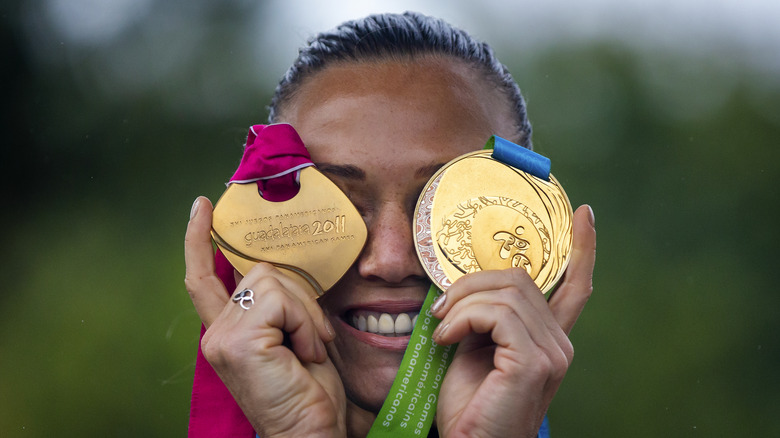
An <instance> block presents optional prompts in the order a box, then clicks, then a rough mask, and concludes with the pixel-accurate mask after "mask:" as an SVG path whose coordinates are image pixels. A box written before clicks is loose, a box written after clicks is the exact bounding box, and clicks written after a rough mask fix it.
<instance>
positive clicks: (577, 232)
mask: <svg viewBox="0 0 780 438" xmlns="http://www.w3.org/2000/svg"><path fill="white" fill-rule="evenodd" d="M572 231H573V242H572V252H571V262H570V263H569V267H568V268H567V269H566V273H565V274H564V276H563V281H562V283H561V285H560V286H559V287H558V289H557V290H556V291H555V292H554V293H553V294H552V296H551V297H550V300H549V305H550V309H552V312H553V315H554V316H555V319H556V320H557V321H558V324H560V326H561V328H562V329H563V331H564V332H566V333H567V334H568V333H569V332H571V329H572V327H574V323H575V322H577V318H578V317H579V316H580V313H582V309H583V308H584V307H585V303H587V302H588V299H589V298H590V296H591V294H592V293H593V267H594V266H595V264H596V228H595V220H594V217H593V210H592V209H591V208H590V206H588V205H582V206H580V207H579V208H578V209H577V211H576V212H574V223H573V230H572Z"/></svg>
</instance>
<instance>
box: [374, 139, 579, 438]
mask: <svg viewBox="0 0 780 438" xmlns="http://www.w3.org/2000/svg"><path fill="white" fill-rule="evenodd" d="M572 217H573V214H572V208H571V204H570V203H569V199H568V197H567V196H566V193H565V192H564V191H563V188H562V187H561V185H560V184H559V183H558V181H557V180H556V179H555V178H554V177H553V176H552V175H551V174H550V160H549V159H547V158H546V157H544V156H542V155H539V154H537V153H535V152H532V151H530V150H528V149H525V148H523V147H521V146H519V145H516V144H514V143H512V142H509V141H507V140H504V139H502V138H500V137H496V136H494V137H491V138H490V140H489V141H488V143H487V144H486V146H485V148H484V149H483V150H481V151H476V152H472V153H469V154H466V155H462V156H460V157H457V158H455V159H454V160H452V161H450V162H449V163H447V164H445V165H444V166H443V167H442V168H441V169H439V171H438V172H436V174H434V175H433V177H431V179H430V180H429V181H428V183H427V184H426V185H425V188H424V189H423V191H422V193H421V194H420V198H419V200H418V204H417V207H416V209H415V215H414V225H413V226H414V236H415V246H416V249H417V254H418V256H419V258H420V263H422V265H423V267H424V268H425V270H426V272H427V273H428V276H429V277H430V279H431V281H432V282H433V284H432V286H431V288H430V290H429V292H428V297H427V298H426V300H425V303H424V304H423V307H422V309H421V310H420V317H419V319H418V324H417V325H415V327H414V331H413V332H412V337H411V339H410V341H409V346H408V347H407V349H406V353H405V354H404V358H403V360H402V362H401V366H400V368H399V370H398V374H397V376H396V378H395V381H394V382H393V385H392V387H391V388H390V393H389V394H388V396H387V398H386V399H385V403H384V404H383V405H382V409H381V410H380V412H379V415H378V416H377V419H376V420H375V422H374V425H373V427H372V428H371V431H370V432H369V435H368V436H369V437H372V438H377V437H387V438H390V437H415V436H427V434H428V431H429V430H430V427H431V424H432V422H433V419H434V415H435V413H436V405H437V403H438V395H439V389H440V386H441V382H442V381H443V378H444V373H445V372H446V370H447V367H448V366H449V364H450V362H451V361H452V358H453V356H454V354H455V346H453V345H449V346H446V347H445V346H440V345H437V344H436V343H435V342H433V340H432V334H433V330H434V329H435V328H436V325H437V324H438V323H439V320H437V319H436V318H435V317H433V316H432V315H431V310H430V306H431V305H432V303H433V300H434V298H435V297H436V296H438V295H439V294H441V293H442V291H443V290H446V289H447V288H448V287H449V286H450V285H452V283H453V282H455V281H456V280H457V279H458V278H460V277H462V276H463V275H466V274H469V273H472V272H477V271H482V270H492V269H507V268H520V269H524V270H525V271H526V272H528V274H529V275H530V276H531V278H532V279H533V280H534V282H535V283H536V285H537V286H538V287H539V289H540V290H541V291H542V292H543V293H546V292H548V291H550V290H552V289H553V288H554V287H555V285H556V283H557V282H558V280H559V279H560V278H561V276H562V275H563V273H564V271H565V270H566V266H567V265H568V263H569V253H570V252H571V245H572ZM421 320H422V321H423V323H422V324H421V323H420V321H421Z"/></svg>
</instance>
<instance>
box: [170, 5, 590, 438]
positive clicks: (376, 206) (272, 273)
mask: <svg viewBox="0 0 780 438" xmlns="http://www.w3.org/2000/svg"><path fill="white" fill-rule="evenodd" d="M270 122H272V123H289V124H291V125H292V126H293V127H295V129H296V130H297V131H298V133H299V134H300V136H301V138H302V140H303V142H304V144H305V145H306V147H307V148H308V150H309V153H310V154H311V157H312V160H313V161H314V163H316V164H317V166H318V168H319V170H320V171H322V172H323V173H325V174H326V175H328V176H329V177H330V178H331V179H332V180H333V181H334V182H335V183H336V184H337V185H338V186H339V187H340V188H341V189H342V190H343V191H344V192H345V193H346V194H347V195H348V196H349V198H350V200H351V201H352V202H353V203H354V204H355V205H356V207H357V208H358V210H359V211H360V213H361V215H362V216H363V219H364V220H365V222H366V225H367V227H368V240H367V243H366V246H365V248H364V249H363V252H362V253H361V254H360V256H359V258H358V260H357V261H356V262H355V264H354V265H353V266H352V268H351V269H350V270H349V271H348V272H347V274H346V275H345V276H344V277H343V278H342V280H341V281H340V282H339V283H338V284H337V285H336V286H334V287H333V288H332V289H331V290H330V291H329V292H328V293H327V294H325V295H324V296H323V297H322V298H320V299H319V300H318V301H316V302H314V301H312V300H310V299H308V298H307V295H306V293H305V291H302V290H300V288H299V287H297V286H296V285H295V284H294V283H292V282H291V281H289V279H287V278H286V277H285V276H283V275H282V274H280V273H279V272H278V271H277V270H276V269H274V268H273V267H271V266H269V265H264V264H260V265H258V266H257V267H255V268H254V269H253V270H252V271H251V272H249V274H248V275H247V276H246V277H244V278H240V277H237V278H236V280H237V285H236V287H235V290H234V288H233V287H230V289H229V290H228V289H226V286H225V285H223V283H222V282H220V281H219V279H218V278H217V277H216V275H215V271H214V269H215V268H214V261H213V253H212V246H211V241H210V236H209V230H210V225H211V211H212V207H211V204H210V202H209V201H208V200H207V199H205V198H198V199H197V200H196V202H195V204H194V205H193V209H192V213H191V220H190V223H189V225H188V229H187V237H186V243H185V253H186V263H187V275H186V279H185V283H186V285H187V289H188V291H189V293H190V295H191V297H192V301H193V303H194V305H195V307H196V309H197V311H198V314H199V315H200V317H201V319H202V321H203V323H204V326H205V327H206V328H207V330H206V332H205V335H204V336H203V339H202V343H201V346H202V350H203V354H204V356H205V358H206V359H207V360H208V362H209V363H210V364H211V366H213V368H214V369H215V370H216V372H217V374H218V375H219V376H220V378H221V379H222V381H223V382H224V384H225V386H226V387H227V388H228V389H229V390H230V393H231V394H232V396H233V398H234V399H235V400H236V402H237V403H238V405H239V406H240V408H241V410H242V411H243V414H244V415H245V416H246V418H247V419H248V421H249V423H251V426H252V428H253V429H254V431H256V432H257V433H258V434H259V435H260V436H263V437H266V436H267V437H270V436H282V435H284V436H299V437H300V436H315V435H316V436H365V435H366V433H367V432H368V430H369V428H370V427H371V424H372V423H373V421H374V419H375V417H376V414H377V412H378V411H379V409H380V408H381V406H382V403H383V401H384V398H385V397H386V395H387V393H388V391H389V388H390V385H391V383H392V381H393V379H394V377H395V375H396V373H397V371H398V367H399V364H400V361H401V358H402V357H403V353H404V349H405V347H406V343H407V342H408V337H388V336H385V335H382V334H379V333H370V332H366V331H363V330H360V328H361V327H357V326H355V324H354V323H353V322H352V318H351V317H352V316H353V315H355V314H357V313H360V312H378V313H388V314H390V315H391V316H393V317H395V316H396V315H398V314H401V313H407V314H414V312H418V311H419V309H420V306H421V305H422V302H423V299H424V297H425V294H426V291H427V288H428V284H429V282H428V280H427V278H426V275H425V271H424V270H423V268H422V267H421V265H420V263H419V261H418V260H417V257H416V253H415V250H414V246H413V241H412V235H411V234H412V231H411V216H412V214H413V212H414V206H415V202H416V200H417V197H418V195H419V194H420V191H421V189H422V187H423V185H424V184H425V183H426V181H427V180H428V178H429V177H430V176H431V175H432V174H433V173H434V172H435V171H436V170H437V169H438V168H439V167H440V166H441V165H442V164H444V163H446V162H448V161H449V160H451V159H452V158H454V157H456V156H459V155H461V154H464V153H466V152H470V151H473V150H476V149H479V148H480V147H481V145H483V144H484V142H485V141H486V139H488V138H489V137H490V136H491V135H493V134H495V135H499V136H501V137H504V138H507V139H510V140H512V141H514V142H515V143H518V144H520V145H523V146H525V147H528V148H530V147H531V127H530V124H529V122H528V120H527V117H526V112H525V102H524V101H523V98H522V96H521V95H520V91H519V89H518V87H517V85H516V84H515V82H514V80H513V79H512V78H511V76H510V75H509V73H508V72H507V71H506V69H505V67H504V66H503V65H502V64H501V63H500V62H499V61H498V60H497V59H496V58H495V57H494V55H493V53H492V51H491V49H490V48H489V47H488V46H487V45H484V44H482V43H479V42H477V41H475V40H474V39H473V38H471V37H470V36H469V35H467V34H466V33H464V32H462V31H460V30H457V29H453V28H452V27H450V26H449V25H448V24H446V23H444V22H442V21H440V20H437V19H433V18H430V17H425V16H422V15H418V14H413V13H406V14H403V15H389V14H388V15H381V16H371V17H368V18H365V19H363V20H358V21H354V22H349V23H345V24H344V25H342V26H341V27H339V28H337V29H336V30H335V31H333V32H329V33H325V34H321V35H319V36H317V37H316V38H314V39H313V40H312V41H311V42H310V44H309V45H308V47H306V48H304V49H302V51H301V52H300V55H299V57H298V59H297V60H296V62H295V64H294V65H293V66H292V67H291V68H290V70H289V71H288V72H287V74H286V75H285V77H284V78H283V79H282V81H281V83H280V85H279V86H278V87H277V90H276V94H275V96H274V98H273V100H272V103H271V112H270ZM593 223H594V220H593V213H592V211H591V209H590V207H588V206H582V207H580V208H579V209H577V211H576V212H575V215H574V248H573V253H572V258H571V263H570V265H569V268H568V270H567V273H566V275H565V277H564V279H563V281H562V282H561V284H560V287H559V288H558V289H557V291H556V292H555V294H554V295H553V297H552V298H550V300H549V302H548V301H546V300H545V298H544V296H543V295H542V294H541V293H540V291H539V289H538V288H537V286H536V285H535V284H534V282H533V281H532V280H531V278H530V277H529V276H528V275H527V274H526V273H525V271H524V270H521V269H510V270H505V271H485V272H477V273H474V274H470V275H467V276H464V277H463V278H462V279H460V280H459V281H457V282H456V283H455V284H453V285H452V286H451V287H450V288H449V289H448V290H447V292H446V294H445V295H443V296H442V298H440V299H439V300H438V302H437V306H436V311H435V312H434V316H436V317H437V318H440V319H442V322H441V324H440V325H439V326H438V328H437V330H436V332H435V334H434V340H435V341H436V342H437V343H439V344H442V345H447V344H451V343H459V347H458V349H457V352H456V355H455V357H454V359H453V362H452V365H451V367H450V369H449V371H448V373H447V375H446V378H445V380H444V382H443V383H442V387H441V393H440V397H439V402H438V411H437V416H436V424H435V428H434V429H433V432H432V433H436V430H438V433H439V434H440V436H447V437H454V436H496V437H507V436H536V434H537V431H538V430H539V427H540V425H541V424H542V421H543V419H544V416H545V412H546V410H547V407H548V406H549V404H550V401H551V400H552V398H553V395H554V394H555V392H556V390H557V388H558V386H559V384H560V382H561V380H562V379H563V376H564V374H565V372H566V369H567V368H568V366H569V364H570V362H571V359H572V355H573V349H572V345H571V343H570V342H569V339H568V337H567V333H568V332H569V331H570V330H571V328H572V326H573V325H574V322H575V321H576V319H577V317H578V315H579V314H580V312H581V310H582V308H583V307H584V305H585V302H586V301H587V300H588V298H589V296H590V294H591V291H592V286H591V278H592V270H593V265H594V261H595V229H594V226H593ZM229 286H232V285H229ZM244 288H250V289H252V290H254V291H255V292H256V294H257V295H256V300H258V301H259V302H258V303H256V304H255V305H254V306H252V307H251V308H250V309H249V310H244V309H242V308H241V307H240V306H238V305H237V304H236V303H234V302H231V301H230V300H229V297H230V295H231V294H232V293H233V292H234V291H239V290H242V289H244ZM285 334H286V335H287V336H288V337H289V339H290V340H291V344H285V343H284V342H283V341H284V335H285ZM286 345H290V346H289V347H288V346H286ZM197 379H198V376H197V372H196V380H197ZM196 383H197V382H196ZM193 397H194V398H195V397H196V396H195V395H194V396H193ZM195 402H196V400H193V403H195ZM213 410H215V409H213V408H210V409H208V411H213ZM193 412H194V411H193ZM198 415H204V413H203V411H202V410H201V411H200V412H199V413H198ZM201 424H202V423H201ZM198 427H200V426H198ZM220 427H222V426H220ZM225 427H228V426H225ZM192 429H193V424H192V423H191V433H197V431H193V430H192Z"/></svg>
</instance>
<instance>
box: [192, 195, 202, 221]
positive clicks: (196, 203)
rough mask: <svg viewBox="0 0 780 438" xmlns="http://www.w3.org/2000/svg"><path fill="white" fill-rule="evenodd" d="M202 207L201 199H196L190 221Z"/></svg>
mask: <svg viewBox="0 0 780 438" xmlns="http://www.w3.org/2000/svg"><path fill="white" fill-rule="evenodd" d="M199 205H200V197H198V198H197V199H195V202H193V203H192V209H191V210H190V220H192V218H194V217H195V215H196V214H197V213H198V206H199Z"/></svg>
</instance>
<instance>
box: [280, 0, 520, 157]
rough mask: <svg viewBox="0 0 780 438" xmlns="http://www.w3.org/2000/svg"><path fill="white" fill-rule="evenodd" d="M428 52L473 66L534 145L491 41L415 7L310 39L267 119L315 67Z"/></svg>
mask: <svg viewBox="0 0 780 438" xmlns="http://www.w3.org/2000/svg"><path fill="white" fill-rule="evenodd" d="M425 55H442V56H449V57H453V58H456V59H460V60H462V61H464V62H465V63H466V64H468V65H471V66H473V67H474V68H475V69H476V70H477V71H478V72H480V73H481V74H482V75H483V77H484V78H485V79H486V80H488V81H490V82H491V83H492V84H493V85H494V86H496V87H497V88H498V89H499V90H500V91H501V92H502V94H503V95H504V96H506V97H507V99H508V101H509V103H510V104H511V105H513V110H514V114H515V122H516V129H517V142H518V143H519V144H521V145H522V146H525V147H527V148H529V149H531V148H532V144H531V123H530V122H529V121H528V116H527V114H526V106H525V100H524V99H523V96H522V94H521V93H520V88H519V87H518V86H517V83H516V82H515V81H514V79H513V78H512V75H511V74H510V73H509V71H508V70H507V68H506V66H504V64H502V63H501V62H500V61H499V60H498V59H497V58H496V56H495V54H494V53H493V49H492V48H491V47H490V46H489V45H487V44H486V43H483V42H480V41H477V40H476V39H474V38H473V37H472V36H471V35H469V34H468V33H466V32H464V31H462V30H460V29H457V28H455V27H453V26H451V25H450V24H449V23H447V22H445V21H443V20H441V19H438V18H434V17H429V16H425V15H422V14H419V13H416V12H405V13H403V14H379V15H370V16H368V17H366V18H362V19H358V20H353V21H348V22H345V23H343V24H341V25H340V26H338V27H337V28H336V29H334V30H332V31H328V32H323V33H321V34H319V35H317V36H315V37H314V38H312V39H310V40H309V41H308V43H307V45H306V46H305V47H303V48H301V49H300V50H299V52H298V58H297V59H296V60H295V62H294V63H293V65H292V66H291V67H290V68H289V70H287V73H285V75H284V76H283V77H282V79H281V81H280V82H279V85H277V87H276V91H275V92H274V96H273V98H272V99H271V104H270V106H269V115H268V121H269V122H270V123H275V121H276V119H277V118H278V116H279V114H280V113H281V112H282V110H283V107H284V104H285V103H286V102H288V101H289V100H290V99H291V98H292V97H293V96H294V94H295V93H296V91H297V90H298V88H299V87H300V85H301V84H302V83H303V81H304V80H305V79H306V78H307V77H310V76H312V75H313V74H315V73H316V72H318V71H320V70H323V69H325V68H326V67H328V66H329V65H331V64H334V63H338V62H361V61H377V60H384V59H398V60H401V59H409V58H414V57H417V56H425Z"/></svg>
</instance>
